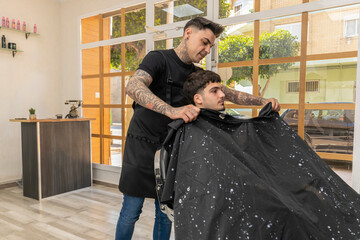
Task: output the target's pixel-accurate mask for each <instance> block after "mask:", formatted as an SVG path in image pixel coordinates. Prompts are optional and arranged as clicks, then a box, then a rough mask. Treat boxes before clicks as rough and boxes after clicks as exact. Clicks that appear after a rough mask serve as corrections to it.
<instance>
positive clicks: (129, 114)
mask: <svg viewBox="0 0 360 240" xmlns="http://www.w3.org/2000/svg"><path fill="white" fill-rule="evenodd" d="M133 114H134V110H133V109H132V108H125V124H124V128H125V136H126V135H127V130H128V128H129V124H130V120H131V118H132V116H133Z"/></svg>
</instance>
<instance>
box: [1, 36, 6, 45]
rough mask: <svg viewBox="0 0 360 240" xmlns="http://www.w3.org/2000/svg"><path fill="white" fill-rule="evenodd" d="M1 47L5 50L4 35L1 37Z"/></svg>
mask: <svg viewBox="0 0 360 240" xmlns="http://www.w3.org/2000/svg"><path fill="white" fill-rule="evenodd" d="M1 47H2V48H6V38H5V35H2V37H1Z"/></svg>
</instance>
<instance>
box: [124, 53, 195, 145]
mask: <svg viewBox="0 0 360 240" xmlns="http://www.w3.org/2000/svg"><path fill="white" fill-rule="evenodd" d="M162 53H163V54H164V55H165V56H166V58H167V64H166V62H165V58H164V56H163V55H162V54H161V53H160V52H159V51H152V52H150V53H148V54H147V55H146V57H145V58H144V59H143V61H142V63H141V64H140V66H139V68H138V69H140V70H143V71H145V72H147V73H148V74H149V75H150V76H151V77H152V79H153V81H152V83H151V84H150V86H149V89H150V90H151V91H152V92H153V93H154V94H155V95H156V96H158V97H159V98H161V99H162V100H164V101H165V102H166V88H167V77H168V74H169V72H170V74H171V78H172V81H173V82H174V84H173V85H177V86H180V87H176V86H172V87H171V92H172V94H171V98H172V99H171V105H172V106H174V107H179V106H183V105H185V102H184V94H183V89H182V86H183V84H184V82H185V80H186V78H187V76H188V75H189V74H190V73H192V72H194V71H196V70H198V68H197V67H195V66H194V65H193V64H185V63H184V62H182V61H181V60H180V59H179V57H178V56H177V55H176V53H175V51H174V50H173V49H171V50H162ZM167 66H168V68H169V69H167ZM171 121H172V120H171V119H170V118H168V117H166V116H165V115H162V114H159V113H156V112H154V111H152V110H149V109H146V108H144V107H142V106H140V105H138V104H136V106H135V111H134V116H133V118H132V122H131V125H130V127H129V130H128V132H129V133H131V134H134V135H140V136H144V135H145V136H146V137H148V138H150V139H151V140H154V141H155V142H158V141H159V142H161V141H162V140H164V137H165V136H166V133H167V124H169V123H170V122H171Z"/></svg>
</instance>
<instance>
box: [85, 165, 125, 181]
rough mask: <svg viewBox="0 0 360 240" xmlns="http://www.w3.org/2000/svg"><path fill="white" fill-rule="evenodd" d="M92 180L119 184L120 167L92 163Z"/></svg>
mask: <svg viewBox="0 0 360 240" xmlns="http://www.w3.org/2000/svg"><path fill="white" fill-rule="evenodd" d="M92 168H93V169H92V170H93V175H92V176H93V180H95V181H99V182H105V183H110V184H115V185H118V184H119V179H120V172H121V168H120V167H115V166H109V165H104V164H98V163H93V164H92Z"/></svg>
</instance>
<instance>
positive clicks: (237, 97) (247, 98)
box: [223, 86, 281, 112]
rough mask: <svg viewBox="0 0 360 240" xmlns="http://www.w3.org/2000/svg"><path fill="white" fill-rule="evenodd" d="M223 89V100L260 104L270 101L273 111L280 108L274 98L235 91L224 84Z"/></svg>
mask: <svg viewBox="0 0 360 240" xmlns="http://www.w3.org/2000/svg"><path fill="white" fill-rule="evenodd" d="M223 91H224V93H225V100H228V101H230V102H232V103H235V104H239V105H257V106H260V105H265V104H267V103H269V102H271V105H272V109H273V110H274V111H276V112H278V111H280V109H281V106H280V104H279V101H278V100H277V99H275V98H269V99H266V98H262V97H257V96H254V95H251V94H248V93H245V92H240V91H236V90H234V89H231V88H228V87H225V86H224V87H223Z"/></svg>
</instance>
